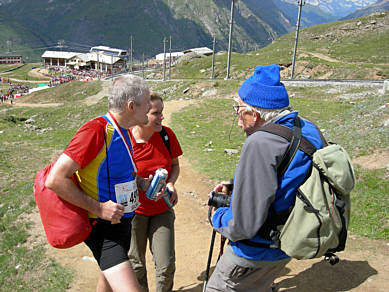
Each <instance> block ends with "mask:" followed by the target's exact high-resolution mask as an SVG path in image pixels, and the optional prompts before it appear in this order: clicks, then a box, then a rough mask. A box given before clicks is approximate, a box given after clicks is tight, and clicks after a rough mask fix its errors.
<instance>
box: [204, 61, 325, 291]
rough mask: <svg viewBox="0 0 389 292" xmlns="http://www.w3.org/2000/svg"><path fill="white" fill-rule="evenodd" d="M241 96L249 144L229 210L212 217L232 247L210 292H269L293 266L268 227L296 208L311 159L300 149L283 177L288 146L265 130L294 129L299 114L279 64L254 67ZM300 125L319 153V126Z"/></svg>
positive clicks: (213, 278)
mask: <svg viewBox="0 0 389 292" xmlns="http://www.w3.org/2000/svg"><path fill="white" fill-rule="evenodd" d="M238 94H239V97H237V98H236V105H235V106H234V110H235V113H236V114H237V115H238V126H239V127H240V128H242V129H243V131H244V132H245V133H246V135H247V139H246V141H245V143H244V145H243V148H242V153H241V156H240V160H239V162H238V164H237V166H236V170H235V174H234V188H233V193H232V196H231V202H230V206H229V207H223V208H218V209H217V210H216V211H215V213H214V215H213V217H212V225H213V227H214V229H215V230H216V231H217V232H219V233H220V234H221V235H222V236H224V237H226V238H227V239H229V244H228V246H227V247H226V250H225V252H224V253H223V255H222V257H221V258H220V260H219V261H218V263H217V265H216V268H215V270H214V272H213V274H212V276H211V278H210V280H209V281H208V283H207V287H206V291H244V292H250V291H266V292H269V291H272V283H273V281H274V280H275V278H276V277H277V276H278V274H279V273H280V271H281V270H282V269H283V268H284V267H285V265H286V264H287V263H288V262H289V261H290V257H289V256H288V255H287V254H285V253H284V252H283V251H282V250H280V249H279V248H274V247H275V245H276V243H277V242H275V237H273V236H272V234H271V232H270V230H271V229H270V228H269V226H270V225H269V222H270V221H272V222H274V220H275V219H274V218H278V217H280V216H281V214H284V213H285V212H287V211H288V209H289V208H290V207H291V206H292V205H293V204H294V200H295V198H296V190H297V188H298V187H299V186H300V185H301V184H302V183H303V181H304V179H305V177H306V174H307V172H308V171H309V168H310V165H311V160H310V158H309V157H308V155H307V154H305V153H303V152H302V151H301V150H297V151H296V154H295V155H294V156H293V159H292V160H290V161H288V164H287V166H286V167H284V168H283V169H282V170H283V171H282V172H280V171H279V169H280V165H283V166H284V165H285V164H284V163H282V162H283V161H285V159H284V157H285V156H284V155H285V154H286V153H287V151H289V145H290V143H289V142H288V140H287V139H285V138H283V137H281V136H278V135H275V134H272V133H269V132H266V131H264V129H265V128H266V127H265V126H267V125H268V124H271V123H274V124H280V125H283V126H285V127H288V128H290V129H293V128H294V127H295V120H296V117H297V115H298V113H297V112H296V111H293V110H292V108H291V107H290V106H289V97H288V93H287V91H286V89H285V87H284V85H283V84H282V83H281V82H280V67H279V66H278V65H267V66H258V67H256V68H255V70H254V74H253V75H252V76H250V77H249V78H248V79H247V80H246V81H244V82H243V84H242V86H241V87H240V88H239V90H238ZM300 123H301V124H300V125H299V126H301V131H302V135H303V136H304V137H305V138H306V139H308V140H309V141H310V142H311V143H312V144H313V145H314V146H315V147H317V148H321V147H322V142H321V138H320V134H319V132H318V131H317V129H316V128H315V126H314V125H313V124H312V123H311V122H308V121H306V120H303V119H301V120H300ZM296 127H298V126H296ZM299 128H300V127H299ZM221 190H222V185H217V186H216V187H215V188H214V191H215V192H220V191H221ZM270 214H275V215H272V216H270ZM270 217H271V220H270ZM277 225H279V224H277Z"/></svg>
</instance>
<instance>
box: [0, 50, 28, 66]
mask: <svg viewBox="0 0 389 292" xmlns="http://www.w3.org/2000/svg"><path fill="white" fill-rule="evenodd" d="M0 64H23V56H22V55H17V54H11V53H8V54H0Z"/></svg>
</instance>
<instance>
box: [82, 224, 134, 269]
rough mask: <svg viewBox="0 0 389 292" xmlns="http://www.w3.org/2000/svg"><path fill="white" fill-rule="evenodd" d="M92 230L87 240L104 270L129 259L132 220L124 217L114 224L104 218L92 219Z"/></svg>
mask: <svg viewBox="0 0 389 292" xmlns="http://www.w3.org/2000/svg"><path fill="white" fill-rule="evenodd" d="M90 220H91V225H92V231H91V233H90V235H89V237H88V238H87V239H86V240H85V244H86V245H87V246H88V247H89V248H90V250H91V251H92V253H93V256H94V257H95V259H96V261H97V263H98V264H99V266H100V269H101V270H102V271H104V270H106V269H108V268H111V267H113V266H116V265H118V264H120V263H123V262H125V261H128V251H129V249H130V242H131V220H132V218H122V219H121V220H120V221H121V222H120V223H117V224H112V223H111V222H110V221H106V220H103V219H90Z"/></svg>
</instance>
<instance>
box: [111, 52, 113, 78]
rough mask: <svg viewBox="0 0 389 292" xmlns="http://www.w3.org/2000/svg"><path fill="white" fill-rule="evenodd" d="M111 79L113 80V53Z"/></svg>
mask: <svg viewBox="0 0 389 292" xmlns="http://www.w3.org/2000/svg"><path fill="white" fill-rule="evenodd" d="M111 80H113V55H111Z"/></svg>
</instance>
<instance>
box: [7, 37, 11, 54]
mask: <svg viewBox="0 0 389 292" xmlns="http://www.w3.org/2000/svg"><path fill="white" fill-rule="evenodd" d="M6 43H7V48H8V53H10V52H11V46H12V41H10V40H7V41H6Z"/></svg>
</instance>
